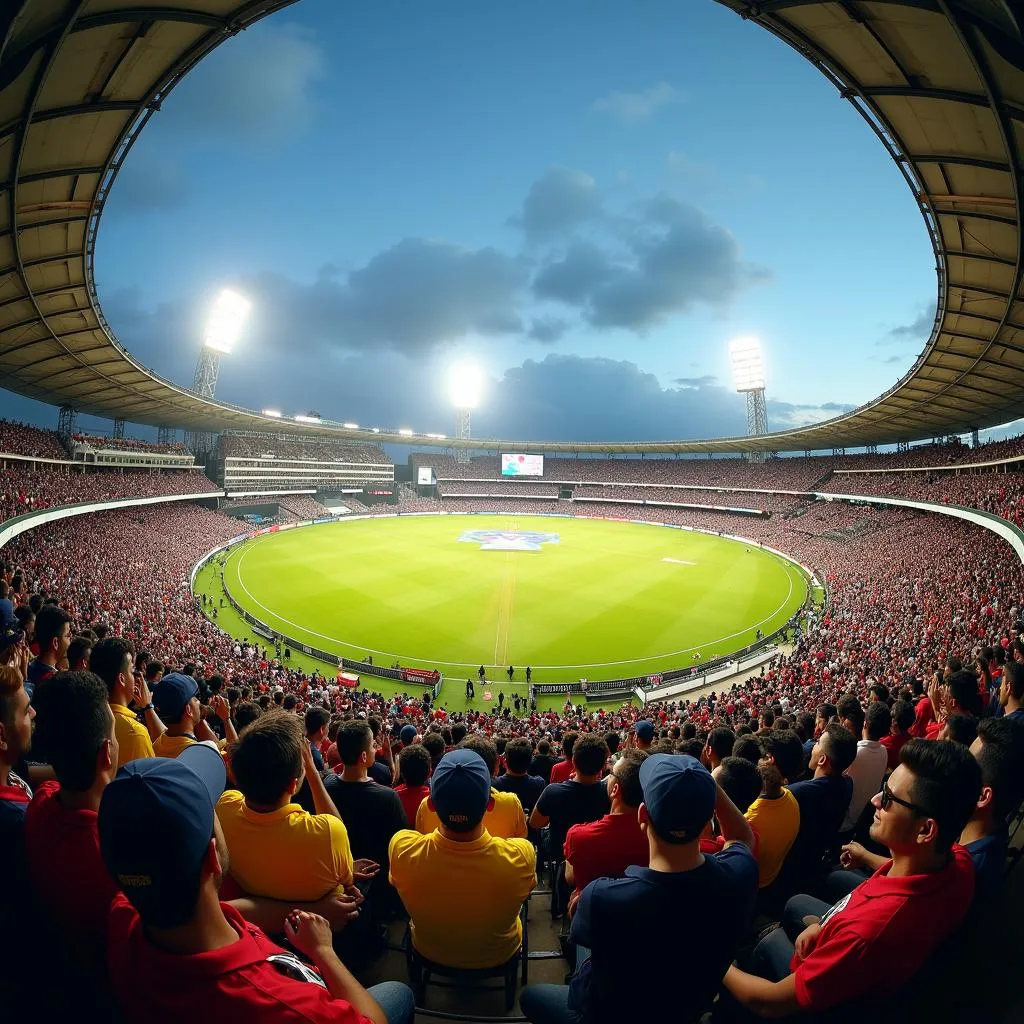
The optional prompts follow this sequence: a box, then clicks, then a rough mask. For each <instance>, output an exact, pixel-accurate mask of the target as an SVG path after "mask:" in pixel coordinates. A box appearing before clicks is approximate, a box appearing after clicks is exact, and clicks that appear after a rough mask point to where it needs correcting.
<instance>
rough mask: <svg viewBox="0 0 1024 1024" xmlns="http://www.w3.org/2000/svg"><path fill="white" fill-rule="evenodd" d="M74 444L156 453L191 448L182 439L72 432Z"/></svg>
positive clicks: (174, 453)
mask: <svg viewBox="0 0 1024 1024" xmlns="http://www.w3.org/2000/svg"><path fill="white" fill-rule="evenodd" d="M71 443H72V445H82V446H84V447H88V448H97V449H107V450H113V451H119V452H149V453H152V454H154V455H188V454H190V453H189V450H188V449H187V448H186V447H185V445H184V444H182V442H181V441H168V442H165V443H164V444H159V443H158V442H156V441H140V440H139V439H137V438H134V437H107V436H105V435H103V434H72V435H71Z"/></svg>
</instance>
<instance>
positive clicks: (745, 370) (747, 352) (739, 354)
mask: <svg viewBox="0 0 1024 1024" xmlns="http://www.w3.org/2000/svg"><path fill="white" fill-rule="evenodd" d="M729 360H730V362H731V363H732V378H733V381H734V383H735V385H736V390H737V391H763V390H764V386H765V380H764V356H763V355H762V353H761V342H760V340H759V339H758V338H755V337H752V336H746V337H742V338H734V339H733V340H732V341H730V342H729Z"/></svg>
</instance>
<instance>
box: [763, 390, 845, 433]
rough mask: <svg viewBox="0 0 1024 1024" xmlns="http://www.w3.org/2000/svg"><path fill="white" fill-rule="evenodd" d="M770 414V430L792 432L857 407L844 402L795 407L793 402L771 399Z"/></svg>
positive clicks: (767, 406)
mask: <svg viewBox="0 0 1024 1024" xmlns="http://www.w3.org/2000/svg"><path fill="white" fill-rule="evenodd" d="M765 407H766V411H767V413H768V429H769V430H791V429H792V428H794V427H806V426H809V425H810V424H812V423H820V422H821V421H822V420H829V419H832V418H833V417H834V416H841V415H842V414H843V413H845V412H850V411H851V410H852V409H855V408H856V406H854V405H849V404H847V403H843V402H824V403H823V404H821V405H795V404H794V403H792V402H780V401H778V400H776V399H773V398H769V399H768V401H767V402H766V403H765Z"/></svg>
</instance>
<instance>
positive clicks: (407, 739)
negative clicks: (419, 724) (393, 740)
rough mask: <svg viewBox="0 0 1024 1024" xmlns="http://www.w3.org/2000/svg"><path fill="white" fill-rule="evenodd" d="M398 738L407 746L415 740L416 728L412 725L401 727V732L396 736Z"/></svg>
mask: <svg viewBox="0 0 1024 1024" xmlns="http://www.w3.org/2000/svg"><path fill="white" fill-rule="evenodd" d="M398 738H399V739H400V740H401V741H402V742H403V743H404V744H405V745H406V746H409V744H410V743H412V741H413V740H414V739H416V726H415V725H413V724H412V723H409V724H408V725H403V726H402V731H401V732H400V733H399V734H398Z"/></svg>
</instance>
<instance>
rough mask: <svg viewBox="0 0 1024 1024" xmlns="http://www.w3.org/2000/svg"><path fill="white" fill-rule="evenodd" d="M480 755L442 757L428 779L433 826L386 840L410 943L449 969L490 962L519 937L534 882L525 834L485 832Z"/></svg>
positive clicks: (514, 946) (505, 956)
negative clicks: (406, 915) (509, 835)
mask: <svg viewBox="0 0 1024 1024" xmlns="http://www.w3.org/2000/svg"><path fill="white" fill-rule="evenodd" d="M493 800H494V797H493V795H492V791H491V772H490V770H489V769H488V767H487V765H486V763H485V762H484V760H483V758H482V757H481V756H480V755H479V754H478V753H477V752H476V751H475V750H471V749H466V748H462V749H459V750H454V751H452V752H451V753H448V754H445V756H444V757H443V758H441V763H440V764H439V765H438V766H437V770H436V771H435V772H434V774H433V776H432V777H431V780H430V798H429V802H430V805H431V808H432V810H433V811H434V812H435V813H436V814H437V817H438V821H439V824H438V827H437V828H435V829H433V830H432V831H430V832H429V833H426V834H424V833H421V832H414V831H412V830H405V831H402V832H399V833H398V834H397V835H396V836H395V837H394V838H393V839H392V840H391V851H390V853H391V883H392V884H393V885H394V887H395V888H396V889H397V890H398V893H399V895H400V896H401V897H402V902H403V903H404V904H405V907H406V910H408V912H409V919H410V930H411V936H412V942H413V945H414V947H415V948H416V950H417V951H418V952H419V953H421V954H422V955H423V956H424V957H426V958H427V959H428V960H432V961H434V962H436V963H441V964H445V965H446V966H449V967H459V968H484V967H495V966H497V965H499V964H503V963H505V962H506V961H508V960H510V959H511V958H512V957H513V956H514V955H515V954H516V951H517V950H518V949H519V948H520V947H521V945H522V942H523V933H522V925H521V923H520V920H519V910H520V907H521V905H522V903H523V901H524V900H525V899H526V897H527V896H529V895H530V892H531V891H532V890H533V887H534V885H535V884H536V881H537V876H536V855H535V853H534V850H533V847H532V846H531V845H530V843H529V842H527V840H525V839H500V838H498V837H496V836H492V835H490V834H489V833H488V831H487V829H486V827H485V824H484V813H485V811H486V810H487V808H488V806H489V805H490V804H491V803H492V802H493Z"/></svg>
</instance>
